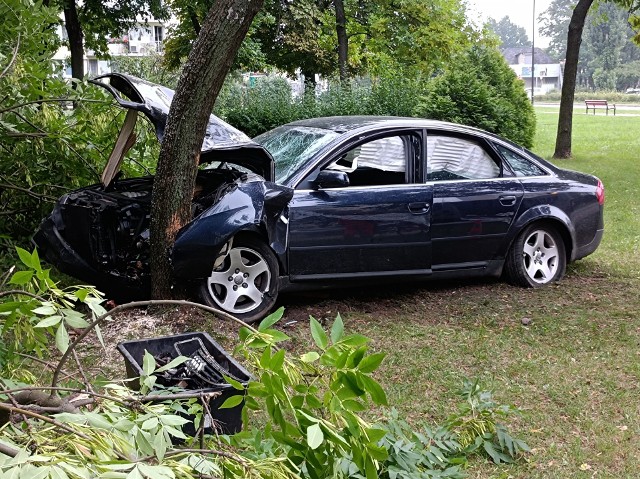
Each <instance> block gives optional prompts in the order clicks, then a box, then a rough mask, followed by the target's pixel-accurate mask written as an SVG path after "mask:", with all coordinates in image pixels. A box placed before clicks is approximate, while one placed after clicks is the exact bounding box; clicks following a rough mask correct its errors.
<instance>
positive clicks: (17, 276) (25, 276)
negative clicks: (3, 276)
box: [9, 271, 33, 286]
mask: <svg viewBox="0 0 640 479" xmlns="http://www.w3.org/2000/svg"><path fill="white" fill-rule="evenodd" d="M31 278H33V271H18V272H16V273H13V276H11V279H10V280H9V284H16V285H18V286H23V285H25V284H27V283H28V282H29V281H31Z"/></svg>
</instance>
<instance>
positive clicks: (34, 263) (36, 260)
mask: <svg viewBox="0 0 640 479" xmlns="http://www.w3.org/2000/svg"><path fill="white" fill-rule="evenodd" d="M18 254H20V253H18ZM31 267H32V268H33V269H35V270H36V271H42V265H41V264H40V257H39V256H38V250H37V249H36V248H33V253H31Z"/></svg>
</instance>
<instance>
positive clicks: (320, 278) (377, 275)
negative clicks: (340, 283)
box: [289, 269, 431, 282]
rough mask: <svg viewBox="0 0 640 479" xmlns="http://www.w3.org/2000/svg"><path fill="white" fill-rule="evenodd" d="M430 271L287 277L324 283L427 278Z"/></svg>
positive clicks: (293, 279) (295, 280)
mask: <svg viewBox="0 0 640 479" xmlns="http://www.w3.org/2000/svg"><path fill="white" fill-rule="evenodd" d="M429 275H431V270H430V269H409V270H401V271H398V270H393V271H367V272H355V273H327V274H297V275H291V276H289V280H290V281H291V282H297V281H326V280H332V281H334V280H340V279H354V278H363V279H364V278H392V277H404V276H429Z"/></svg>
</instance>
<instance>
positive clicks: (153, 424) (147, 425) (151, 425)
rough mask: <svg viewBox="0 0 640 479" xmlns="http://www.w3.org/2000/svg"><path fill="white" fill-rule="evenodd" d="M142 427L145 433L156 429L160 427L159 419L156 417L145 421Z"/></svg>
mask: <svg viewBox="0 0 640 479" xmlns="http://www.w3.org/2000/svg"><path fill="white" fill-rule="evenodd" d="M140 427H141V428H142V429H144V430H145V431H150V430H152V429H155V428H157V427H158V418H157V417H156V416H153V417H150V418H149V419H147V420H145V421H144V422H143V423H142V426H140Z"/></svg>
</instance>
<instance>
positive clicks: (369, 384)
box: [361, 376, 388, 406]
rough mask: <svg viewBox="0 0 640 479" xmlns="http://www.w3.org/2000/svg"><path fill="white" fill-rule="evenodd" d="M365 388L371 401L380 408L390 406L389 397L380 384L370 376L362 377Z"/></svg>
mask: <svg viewBox="0 0 640 479" xmlns="http://www.w3.org/2000/svg"><path fill="white" fill-rule="evenodd" d="M361 379H362V383H363V385H364V388H365V389H366V390H367V392H368V393H369V395H370V396H371V399H372V400H373V402H374V403H376V404H377V405H378V406H388V403H387V395H386V394H385V392H384V389H382V387H381V386H380V384H378V382H377V381H376V380H375V379H373V378H370V377H369V376H361Z"/></svg>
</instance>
